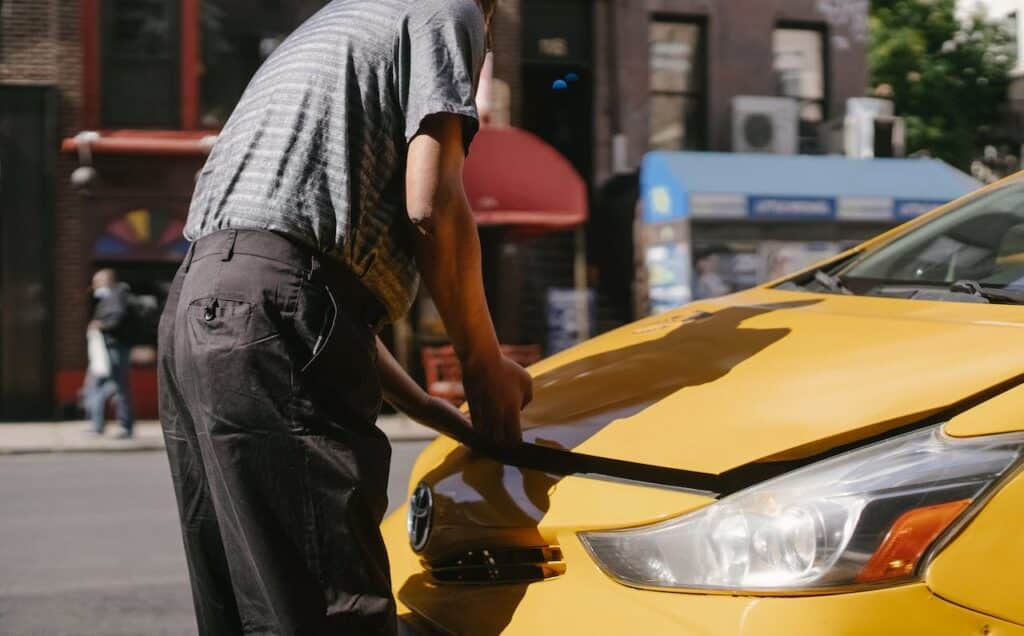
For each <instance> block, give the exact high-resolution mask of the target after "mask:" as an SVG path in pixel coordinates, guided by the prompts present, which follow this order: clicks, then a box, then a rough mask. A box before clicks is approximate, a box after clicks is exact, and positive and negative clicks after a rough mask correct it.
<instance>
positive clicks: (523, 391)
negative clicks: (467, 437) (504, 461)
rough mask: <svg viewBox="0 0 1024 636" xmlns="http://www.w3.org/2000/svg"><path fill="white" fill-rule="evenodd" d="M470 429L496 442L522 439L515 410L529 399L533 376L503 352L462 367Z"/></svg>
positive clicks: (516, 442)
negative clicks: (488, 359)
mask: <svg viewBox="0 0 1024 636" xmlns="http://www.w3.org/2000/svg"><path fill="white" fill-rule="evenodd" d="M462 386H463V387H464V388H465V390H466V399H467V401H468V402H469V412H470V415H471V416H472V422H473V429H474V430H475V431H476V432H477V433H479V434H480V435H482V436H483V437H484V438H485V439H487V440H490V441H492V442H494V443H495V444H498V445H500V446H512V445H515V444H518V443H520V442H522V441H523V434H522V430H521V428H520V425H519V412H520V411H522V410H523V409H524V408H525V407H526V405H527V404H529V403H530V400H532V399H533V378H531V377H530V374H529V373H527V372H526V369H524V368H522V367H521V366H519V365H518V364H516V363H515V362H513V361H512V360H509V359H508V358H506V357H505V356H501V357H500V358H497V359H496V360H494V361H493V362H492V363H490V364H486V365H480V366H479V367H472V366H470V367H468V368H463V370H462Z"/></svg>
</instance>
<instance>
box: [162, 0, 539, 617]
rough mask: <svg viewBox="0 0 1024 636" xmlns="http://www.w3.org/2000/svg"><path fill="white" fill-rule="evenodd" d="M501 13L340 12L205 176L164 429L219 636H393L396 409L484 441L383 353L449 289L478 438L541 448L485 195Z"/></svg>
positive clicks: (255, 86)
mask: <svg viewBox="0 0 1024 636" xmlns="http://www.w3.org/2000/svg"><path fill="white" fill-rule="evenodd" d="M494 2H495V0H334V1H333V2H330V3H329V4H327V6H326V7H324V8H323V9H322V10H321V11H320V12H319V13H318V14H316V15H315V16H313V17H312V18H310V20H308V21H307V22H306V23H305V24H304V25H303V26H301V27H299V29H298V30H297V31H296V32H295V33H294V34H292V35H291V36H290V37H289V38H288V39H286V40H285V41H284V42H283V43H282V44H281V45H280V46H279V47H278V48H277V49H276V50H275V51H274V53H273V54H272V55H271V56H270V58H269V59H268V60H267V61H266V62H265V63H264V65H263V66H262V68H261V69H260V70H259V71H258V72H257V73H256V75H255V76H254V78H253V80H252V81H251V83H250V85H249V87H248V88H247V90H246V91H245V93H244V95H243V97H242V99H241V101H240V103H239V104H238V106H237V108H236V109H235V111H234V113H233V114H232V115H231V117H230V118H229V120H228V122H227V124H226V125H225V127H224V129H223V131H222V133H221V135H220V138H219V140H218V142H217V144H216V145H215V146H214V148H213V150H212V151H211V154H210V157H209V159H208V160H207V163H206V166H205V167H204V168H203V170H202V172H201V173H200V176H199V179H198V181H197V185H196V191H195V194H194V195H193V200H192V207H191V210H190V212H189V218H188V223H187V227H186V231H185V235H186V237H187V238H188V239H189V240H191V241H194V243H193V244H192V247H191V249H190V251H189V254H188V256H187V257H186V259H185V262H184V263H183V264H182V267H181V269H180V270H179V273H178V275H177V276H176V277H175V282H174V284H173V286H172V288H171V293H170V297H169V298H168V303H167V309H166V310H165V312H164V317H163V319H162V321H161V325H160V356H159V357H160V392H161V395H160V417H161V421H162V423H163V427H164V436H165V439H166V441H167V452H168V455H169V458H170V462H171V471H172V475H173V479H174V483H175V489H176V494H177V497H178V505H179V509H180V512H181V522H182V527H183V530H184V539H185V550H186V555H187V557H188V561H189V571H190V574H191V579H192V589H193V599H194V601H195V607H196V613H197V617H198V622H199V630H200V632H201V633H202V634H239V633H259V634H328V633H330V634H394V633H395V631H396V629H397V625H396V616H395V604H394V600H393V599H392V594H391V582H390V576H389V570H388V562H387V555H386V554H385V549H384V543H383V540H382V537H381V535H380V530H379V524H380V522H381V520H382V518H383V515H384V511H385V509H386V507H387V494H386V488H387V475H388V464H389V461H390V453H391V448H390V445H389V443H388V440H387V438H386V437H385V436H384V434H383V433H381V431H380V430H379V429H377V427H376V426H375V420H376V417H377V414H378V412H379V407H380V400H381V398H382V396H383V397H384V398H386V399H388V400H389V401H390V402H392V404H394V405H395V406H396V407H398V408H400V409H404V410H406V411H408V412H410V414H411V415H412V416H413V417H415V418H417V419H419V420H421V421H423V422H425V423H427V424H429V425H431V426H435V427H436V428H438V429H441V430H445V431H448V432H450V431H452V430H456V429H458V428H459V427H465V426H466V422H465V420H464V419H463V417H462V416H461V414H459V413H458V412H457V411H455V410H454V409H453V408H452V407H450V406H448V405H446V404H444V403H442V402H440V401H438V400H434V399H431V398H429V397H427V396H426V394H424V393H423V391H422V390H421V389H419V387H417V386H416V384H415V383H414V382H413V381H412V380H411V379H410V378H409V377H408V375H407V374H406V373H405V372H404V371H403V370H402V369H401V367H400V366H398V364H397V363H396V362H395V361H394V359H393V358H391V356H390V355H389V354H388V353H387V350H386V349H385V348H384V347H383V345H382V344H381V343H380V340H379V339H378V338H377V336H376V333H377V330H378V329H379V328H380V327H381V325H382V324H383V323H385V322H387V321H393V320H396V319H398V318H400V317H401V316H402V315H403V314H404V313H405V312H406V311H407V310H408V308H409V305H410V304H411V303H412V300H413V298H414V296H415V293H416V290H417V287H418V280H419V275H420V274H422V277H423V279H424V282H425V284H426V286H427V288H428V289H429V291H430V293H431V296H432V297H433V299H434V302H435V303H436V304H437V307H438V309H439V311H440V314H441V316H442V318H443V320H444V322H445V326H446V328H447V330H448V333H449V335H450V337H451V339H452V341H453V344H454V346H455V349H456V352H457V353H458V354H459V356H460V359H461V362H462V364H463V368H464V370H465V381H464V384H465V387H466V394H467V398H468V402H469V405H470V409H471V412H472V420H473V422H472V425H473V427H474V428H475V429H476V430H477V432H478V433H480V435H481V436H482V437H484V438H486V439H489V440H490V441H491V442H493V443H497V444H515V443H518V442H519V441H520V439H521V432H520V428H519V412H520V410H521V409H522V407H523V406H524V405H525V404H526V402H528V401H529V399H530V392H531V381H530V377H529V375H528V374H527V373H526V372H525V371H524V370H523V369H522V368H521V367H520V366H519V365H517V364H515V363H514V362H512V361H511V360H509V359H507V358H505V357H504V356H503V355H502V353H501V350H500V349H499V347H498V341H497V337H496V336H495V332H494V326H493V321H492V319H491V315H490V313H489V310H488V308H487V303H486V299H485V296H484V292H483V276H482V272H481V264H480V263H481V261H480V243H479V237H478V234H477V229H476V224H475V221H474V218H473V216H472V212H471V210H470V208H469V205H468V203H467V200H466V194H465V192H464V191H463V186H462V167H463V162H464V160H465V156H466V152H467V151H468V147H469V143H470V141H471V140H472V138H473V136H474V134H475V132H476V130H477V128H478V125H479V124H478V117H477V112H476V107H475V105H474V97H475V92H476V82H477V80H478V78H479V74H480V69H481V66H482V63H483V59H484V54H485V49H486V38H487V33H486V31H487V26H486V25H487V22H488V21H489V19H490V16H491V14H492V12H493V10H494Z"/></svg>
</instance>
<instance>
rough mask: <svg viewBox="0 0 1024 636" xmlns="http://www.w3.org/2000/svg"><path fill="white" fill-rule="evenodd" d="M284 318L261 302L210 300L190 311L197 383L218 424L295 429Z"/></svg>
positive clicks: (195, 303) (193, 305)
mask: <svg viewBox="0 0 1024 636" xmlns="http://www.w3.org/2000/svg"><path fill="white" fill-rule="evenodd" d="M278 323H279V319H277V320H275V318H274V315H272V314H271V313H270V312H268V311H267V308H265V307H263V306H262V305H259V304H254V303H249V302H244V301H239V300H233V299H228V298H218V297H207V298H199V299H197V300H194V301H192V303H190V305H189V307H188V327H189V339H190V343H189V345H190V347H189V348H190V350H191V352H190V353H191V356H190V357H191V361H192V370H193V374H194V377H193V381H194V382H195V385H194V386H196V390H197V392H198V393H199V394H200V396H201V399H202V400H203V402H204V404H206V405H207V406H208V408H209V409H210V410H211V411H212V412H213V413H214V415H215V417H214V418H213V421H214V422H216V423H217V425H225V426H231V427H233V428H254V429H261V430H284V429H289V428H291V418H290V414H289V407H288V405H289V403H290V401H291V399H292V394H293V390H292V381H291V374H292V368H291V360H290V357H289V355H288V350H287V348H286V346H285V344H284V342H283V341H282V339H281V332H280V329H279V326H278Z"/></svg>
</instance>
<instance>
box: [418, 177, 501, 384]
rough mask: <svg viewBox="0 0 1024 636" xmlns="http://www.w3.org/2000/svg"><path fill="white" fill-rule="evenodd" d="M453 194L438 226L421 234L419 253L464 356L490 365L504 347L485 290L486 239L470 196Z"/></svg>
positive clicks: (466, 360)
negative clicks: (483, 261)
mask: <svg viewBox="0 0 1024 636" xmlns="http://www.w3.org/2000/svg"><path fill="white" fill-rule="evenodd" d="M459 194H461V193H459ZM453 198H454V200H452V201H450V202H449V205H448V209H446V210H444V211H443V212H441V214H438V215H437V216H436V217H435V219H434V222H433V223H432V231H431V232H430V233H429V234H426V235H421V236H419V237H418V239H417V243H416V259H417V262H418V265H419V268H420V272H421V274H422V276H423V281H424V284H425V285H426V286H427V289H428V290H430V295H431V297H432V298H433V300H434V304H435V305H436V306H437V309H438V311H439V312H440V314H441V318H442V319H443V320H444V324H445V327H446V328H447V330H448V337H449V338H450V339H451V341H452V346H453V347H455V352H456V353H457V354H458V356H459V359H460V360H462V362H463V364H465V365H467V366H477V365H486V364H489V363H491V362H493V361H494V358H497V357H498V356H500V350H499V348H498V339H497V336H496V335H495V331H494V324H493V323H492V321H491V314H490V311H489V310H488V308H487V297H486V295H485V293H484V284H483V274H482V272H481V256H480V239H479V236H478V234H477V227H476V221H475V220H474V219H473V213H472V212H471V211H470V209H469V205H468V203H467V202H466V200H465V197H464V196H456V197H453ZM459 199H461V201H460V200H459Z"/></svg>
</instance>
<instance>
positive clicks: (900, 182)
mask: <svg viewBox="0 0 1024 636" xmlns="http://www.w3.org/2000/svg"><path fill="white" fill-rule="evenodd" d="M640 181H641V193H642V212H641V219H640V221H641V222H640V228H639V230H640V231H639V232H638V236H637V239H638V241H637V242H638V248H639V250H640V254H642V255H643V258H644V263H645V265H646V284H647V289H648V300H649V309H650V311H651V313H657V312H660V311H664V310H667V309H671V308H673V307H678V306H680V305H683V304H685V303H687V302H689V301H691V300H693V299H699V298H703V297H709V296H716V295H721V294H724V293H729V292H731V291H737V290H739V289H743V288H746V287H749V286H751V285H754V284H757V283H759V282H762V281H765V280H770V279H772V278H776V277H778V276H781V275H783V274H786V273H789V272H791V271H795V270H797V269H801V268H803V267H805V266H807V265H810V264H811V263H813V262H814V261H817V260H821V259H823V258H826V257H828V256H831V255H833V254H837V253H839V252H840V251H842V250H844V249H846V248H848V247H851V246H852V245H855V244H857V243H859V242H861V241H863V240H865V239H868V238H871V237H872V236H875V235H877V234H879V233H881V232H883V231H885V230H887V229H889V228H892V227H893V226H895V225H898V224H900V223H902V222H904V221H908V220H910V219H913V218H915V217H917V216H920V215H921V214H924V213H925V212H927V211H929V210H931V209H933V208H935V207H937V206H939V205H942V204H944V203H948V202H949V201H952V200H953V199H956V198H957V197H960V196H962V195H964V194H967V193H969V192H971V191H973V190H975V189H977V188H979V187H980V186H981V184H980V183H979V182H977V181H975V180H974V179H973V178H971V177H970V176H968V175H966V174H964V173H963V172H960V171H959V170H957V169H955V168H953V167H952V166H949V165H948V164H946V163H943V162H942V161H938V160H935V159H850V158H847V157H842V156H835V155H824V156H814V155H793V156H786V155H758V154H728V153H706V152H652V153H649V154H648V155H647V156H646V157H645V158H644V161H643V166H642V169H641V176H640Z"/></svg>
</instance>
